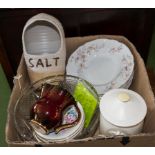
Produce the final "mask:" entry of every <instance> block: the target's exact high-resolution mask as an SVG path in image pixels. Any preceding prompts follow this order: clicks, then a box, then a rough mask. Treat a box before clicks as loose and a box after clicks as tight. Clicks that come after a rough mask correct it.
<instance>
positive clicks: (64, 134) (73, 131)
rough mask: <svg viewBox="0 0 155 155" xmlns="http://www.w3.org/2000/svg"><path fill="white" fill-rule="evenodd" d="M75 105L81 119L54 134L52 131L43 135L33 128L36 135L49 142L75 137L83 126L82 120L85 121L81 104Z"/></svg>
mask: <svg viewBox="0 0 155 155" xmlns="http://www.w3.org/2000/svg"><path fill="white" fill-rule="evenodd" d="M77 105H78V107H79V109H80V111H81V119H80V121H79V123H78V124H77V125H75V126H74V127H71V128H68V129H64V130H62V131H60V132H59V133H58V134H55V133H54V132H52V133H50V134H48V135H44V134H41V133H40V132H38V131H36V130H35V134H36V136H37V137H38V138H39V139H41V140H42V141H49V142H63V141H69V140H71V139H73V138H75V137H76V136H77V135H78V134H79V133H80V132H81V131H82V129H83V127H84V122H85V114H84V111H83V108H82V105H81V104H80V103H77ZM71 110H74V109H73V108H72V109H71ZM69 113H70V112H69ZM71 115H72V112H71Z"/></svg>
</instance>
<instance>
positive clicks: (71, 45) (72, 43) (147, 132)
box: [6, 35, 155, 146]
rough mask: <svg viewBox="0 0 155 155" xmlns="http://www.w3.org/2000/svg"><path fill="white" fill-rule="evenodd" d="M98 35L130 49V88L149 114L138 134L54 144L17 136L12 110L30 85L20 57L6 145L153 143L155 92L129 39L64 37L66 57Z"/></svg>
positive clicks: (9, 115) (10, 105)
mask: <svg viewBox="0 0 155 155" xmlns="http://www.w3.org/2000/svg"><path fill="white" fill-rule="evenodd" d="M97 38H108V39H116V40H118V41H120V42H123V43H124V44H126V45H127V46H128V47H129V48H130V50H131V51H132V53H133V55H134V58H135V74H134V79H133V82H132V85H131V87H130V89H132V90H134V91H136V92H138V93H139V94H140V95H142V96H143V98H144V99H145V101H146V103H147V107H148V113H147V116H146V119H145V123H144V128H143V133H141V134H139V135H133V136H131V137H121V136H120V137H119V136H118V137H104V136H103V135H98V132H96V134H95V135H94V137H89V138H85V139H78V140H73V141H72V142H67V143H63V144H57V143H46V144H45V143H36V142H33V141H21V140H20V139H19V137H18V134H17V132H16V129H15V127H14V121H13V109H14V106H15V104H16V102H17V100H18V97H19V96H20V94H21V92H22V89H23V88H24V87H26V86H28V85H30V81H29V77H28V73H27V70H26V66H25V61H24V59H23V57H22V59H21V62H20V65H19V67H18V71H17V77H18V76H20V75H21V76H22V77H21V78H20V79H19V80H15V85H14V88H13V91H12V95H11V97H10V102H9V107H8V119H7V124H6V141H7V143H8V145H9V146H155V100H154V95H153V92H152V89H151V86H150V82H149V79H148V75H147V72H146V69H145V65H144V62H143V60H142V58H141V57H140V55H139V53H138V52H137V50H136V48H135V47H134V46H133V44H132V43H131V42H129V41H128V40H127V39H126V38H125V37H123V36H108V35H106V36H105V35H98V36H87V37H74V38H67V39H66V45H67V59H68V57H69V56H70V54H71V53H72V52H73V51H74V50H75V49H76V48H77V47H79V46H80V45H82V44H84V43H85V42H88V41H91V40H94V39H97Z"/></svg>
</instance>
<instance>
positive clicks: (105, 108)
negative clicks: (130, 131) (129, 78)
mask: <svg viewBox="0 0 155 155" xmlns="http://www.w3.org/2000/svg"><path fill="white" fill-rule="evenodd" d="M100 112H101V115H102V116H103V117H104V118H105V119H106V120H107V121H108V122H110V123H112V124H114V125H116V126H120V127H129V126H134V125H136V124H138V123H140V122H141V121H143V119H144V118H145V116H146V113H147V106H146V103H145V101H144V99H143V98H142V97H141V96H140V95H139V94H138V93H136V92H134V91H132V90H128V89H112V90H110V91H108V92H107V93H106V94H104V95H103V96H102V97H101V100H100Z"/></svg>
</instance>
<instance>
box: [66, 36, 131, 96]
mask: <svg viewBox="0 0 155 155" xmlns="http://www.w3.org/2000/svg"><path fill="white" fill-rule="evenodd" d="M133 70H134V58H133V55H132V53H131V51H130V49H129V48H128V47H127V46H126V45H125V44H123V43H121V42H119V41H117V40H111V39H97V40H93V41H90V42H87V43H85V44H84V45H82V46H80V47H79V48H78V49H76V50H75V52H73V53H72V55H71V56H70V58H69V60H68V64H67V66H66V72H67V74H68V75H74V76H78V77H81V78H83V79H85V80H87V81H89V82H90V83H92V84H93V85H94V87H95V88H96V90H97V92H98V94H100V95H101V94H104V93H105V92H107V91H108V90H110V89H113V88H120V87H121V86H122V85H126V83H127V82H128V81H129V79H130V77H131V76H132V74H133Z"/></svg>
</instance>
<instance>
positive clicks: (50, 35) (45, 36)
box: [24, 21, 61, 55]
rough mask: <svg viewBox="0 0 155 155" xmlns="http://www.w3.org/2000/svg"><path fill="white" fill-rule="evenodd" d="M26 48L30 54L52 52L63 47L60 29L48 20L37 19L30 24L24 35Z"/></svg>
mask: <svg viewBox="0 0 155 155" xmlns="http://www.w3.org/2000/svg"><path fill="white" fill-rule="evenodd" d="M24 40H25V41H24V42H25V48H26V51H27V53H28V54H33V55H41V54H47V53H48V54H52V53H56V52H58V51H59V49H60V47H61V36H60V33H59V30H58V29H57V28H56V26H54V25H53V24H52V23H50V22H48V21H36V22H34V23H32V24H31V25H29V26H28V27H27V29H26V30H25V35H24Z"/></svg>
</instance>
